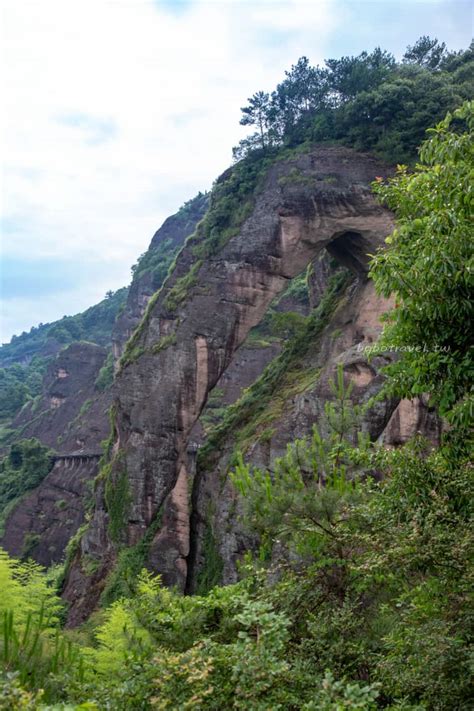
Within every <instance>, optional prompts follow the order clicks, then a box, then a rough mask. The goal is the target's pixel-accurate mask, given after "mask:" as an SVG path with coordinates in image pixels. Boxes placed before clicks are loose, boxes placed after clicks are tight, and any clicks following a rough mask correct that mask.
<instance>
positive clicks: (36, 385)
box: [0, 356, 47, 421]
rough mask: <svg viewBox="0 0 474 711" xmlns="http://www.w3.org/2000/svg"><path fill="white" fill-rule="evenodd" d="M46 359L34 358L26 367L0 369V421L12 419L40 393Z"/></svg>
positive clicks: (13, 366)
mask: <svg viewBox="0 0 474 711" xmlns="http://www.w3.org/2000/svg"><path fill="white" fill-rule="evenodd" d="M46 365H47V359H46V358H41V357H40V356H34V357H33V358H32V359H31V362H30V363H29V364H28V365H27V366H24V365H19V364H18V363H15V364H14V365H10V366H8V367H6V368H0V421H2V420H8V419H9V418H11V417H13V416H14V415H15V414H16V413H17V412H18V411H19V410H21V408H22V407H23V405H24V404H25V403H26V402H27V401H28V400H30V399H32V398H35V397H37V396H38V395H39V394H40V393H41V385H42V376H43V375H44V372H45V370H46Z"/></svg>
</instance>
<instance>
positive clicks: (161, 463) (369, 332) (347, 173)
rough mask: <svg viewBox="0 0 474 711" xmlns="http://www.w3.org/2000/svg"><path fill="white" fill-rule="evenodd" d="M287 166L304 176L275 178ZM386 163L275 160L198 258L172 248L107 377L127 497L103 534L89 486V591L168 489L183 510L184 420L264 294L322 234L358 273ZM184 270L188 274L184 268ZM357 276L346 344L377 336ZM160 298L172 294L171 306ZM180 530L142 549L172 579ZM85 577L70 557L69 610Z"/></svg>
mask: <svg viewBox="0 0 474 711" xmlns="http://www.w3.org/2000/svg"><path fill="white" fill-rule="evenodd" d="M294 170H297V171H298V173H299V174H300V175H303V176H305V180H304V181H303V180H298V181H296V182H295V183H292V182H291V181H289V182H288V181H283V180H282V178H285V177H287V176H288V175H289V174H290V171H294ZM386 173H387V169H386V168H385V167H384V166H383V165H381V164H380V163H379V162H378V161H376V160H374V159H373V158H371V157H369V156H364V155H358V154H356V153H354V152H352V151H350V150H347V149H342V148H319V149H317V150H314V151H313V152H311V153H309V154H307V155H301V156H298V157H297V158H295V159H292V160H290V161H286V162H280V163H276V164H274V165H273V166H272V167H271V168H270V169H269V171H268V174H267V177H266V181H265V184H264V186H263V189H262V190H261V192H260V193H259V194H258V195H257V196H256V199H255V207H254V209H253V212H252V214H251V215H250V217H249V218H248V219H247V220H246V221H245V222H244V223H243V225H242V227H241V229H240V231H239V233H238V234H237V235H235V236H232V237H231V238H230V239H229V241H228V242H227V244H225V246H224V247H223V248H222V249H220V251H218V252H217V253H216V254H213V255H211V256H210V257H208V258H207V259H206V260H205V261H204V262H202V263H198V262H197V259H196V257H195V256H194V254H193V247H195V246H197V245H196V244H193V243H192V241H191V243H188V245H187V247H186V249H185V250H184V251H183V252H182V253H181V254H180V256H179V258H178V261H177V266H176V269H175V271H174V273H173V275H172V276H171V278H170V279H169V280H168V281H167V283H166V285H165V287H164V288H163V290H162V292H161V293H160V296H159V298H158V299H157V300H156V303H155V304H154V305H153V308H152V309H151V310H150V311H149V312H148V314H147V319H146V320H145V322H144V323H143V327H142V328H141V331H140V332H139V333H137V335H136V337H135V338H134V341H133V344H132V345H133V349H132V348H131V349H130V358H129V360H128V363H127V364H126V365H125V367H123V369H122V371H121V372H120V373H119V374H118V377H117V381H116V393H117V395H116V399H115V405H114V409H115V425H114V429H115V432H114V436H115V444H114V448H113V452H112V462H111V464H112V472H111V475H110V476H111V481H112V482H117V481H118V480H119V479H120V478H121V477H123V475H124V473H125V474H126V476H127V479H128V483H129V487H130V502H129V506H128V507H127V511H126V514H125V515H124V520H123V522H122V529H121V534H120V540H115V541H113V540H111V537H110V533H109V528H110V527H109V524H110V520H109V514H108V512H107V507H106V505H105V501H104V491H103V488H102V489H99V491H98V496H97V500H96V508H95V512H94V516H93V519H92V522H91V526H90V528H89V530H88V531H87V533H86V534H85V536H84V537H83V539H82V542H81V555H82V556H88V557H92V558H93V559H95V560H96V561H97V563H98V568H97V571H96V573H95V575H94V584H95V588H94V589H95V590H96V591H97V594H98V593H99V592H100V588H101V581H102V584H103V581H104V580H105V577H106V575H107V573H108V571H109V570H110V569H111V567H112V566H113V563H114V560H115V557H116V551H117V545H118V544H119V545H134V544H135V543H137V541H139V540H141V538H142V537H143V536H144V534H145V532H146V531H147V529H148V527H149V526H150V525H153V523H154V522H155V523H156V521H155V519H156V517H158V516H160V515H162V514H163V506H164V504H165V502H166V500H167V497H169V496H170V495H172V492H175V496H174V504H173V505H174V506H175V508H176V509H177V512H176V515H175V516H174V519H173V520H174V521H178V520H179V521H184V520H185V518H186V517H187V516H189V513H188V511H187V510H186V505H187V504H186V505H185V504H184V499H183V496H182V494H181V493H179V492H178V491H177V488H179V489H180V492H181V490H184V485H183V483H182V482H183V480H185V479H186V480H187V479H188V477H189V472H188V469H189V461H188V443H189V436H190V433H191V430H192V428H193V426H194V424H195V422H196V420H197V418H198V417H199V414H200V412H201V410H202V408H203V406H204V404H205V402H206V399H207V396H208V393H209V391H210V390H211V389H212V388H213V387H214V386H215V385H216V384H217V382H218V381H219V379H220V378H221V376H222V374H223V373H224V371H225V370H226V368H227V367H228V365H229V363H230V362H231V360H232V356H233V354H234V352H235V351H236V349H237V348H238V347H239V346H240V345H241V344H242V343H243V341H244V339H245V337H246V335H247V334H248V332H249V330H250V329H251V328H252V327H254V326H255V325H256V324H258V323H259V322H260V320H261V319H262V317H263V315H264V314H265V312H266V310H267V308H268V305H269V304H270V302H271V301H272V299H273V298H274V297H275V296H276V295H277V294H278V293H280V292H281V291H282V290H283V289H284V288H285V286H286V285H287V284H288V282H289V280H290V279H291V278H292V277H294V276H295V275H297V274H299V273H300V272H301V271H302V270H303V269H304V268H305V267H306V266H307V265H308V263H309V262H311V261H312V260H313V259H314V258H315V256H316V255H317V254H318V253H320V252H321V251H322V250H323V249H324V248H326V247H328V246H329V245H330V244H331V243H335V244H336V245H337V249H336V248H335V249H333V250H332V251H333V254H334V255H335V256H336V257H337V258H339V260H340V261H343V262H345V263H347V264H348V265H349V266H350V267H351V268H353V269H354V270H355V271H356V272H357V273H358V274H359V275H362V274H363V271H364V268H365V264H366V261H365V255H366V253H367V251H370V252H371V253H373V252H374V251H375V250H376V249H377V248H378V247H379V246H380V245H382V244H383V240H384V238H385V236H386V235H387V234H388V233H389V232H390V231H391V229H392V227H393V222H392V217H391V215H390V213H389V212H388V211H386V210H385V209H383V208H382V207H381V206H380V205H379V204H378V203H377V202H376V201H375V199H374V197H373V195H372V194H371V191H370V189H369V187H368V186H369V183H370V182H371V181H372V180H373V179H374V178H375V177H376V176H383V175H386ZM341 254H343V256H344V259H343V258H342V257H341ZM189 274H192V275H193V278H192V279H189V278H188V279H186V277H189ZM183 278H185V279H184V281H183ZM184 284H186V290H185V295H184V296H185V298H182V299H180V302H179V303H178V304H176V303H175V302H174V301H173V299H171V298H170V297H172V296H173V294H176V292H177V289H178V287H179V291H180V294H181V295H182V291H183V285H184ZM361 288H362V287H361ZM365 288H366V287H363V288H362V291H361V293H360V295H359V296H358V298H357V302H356V300H355V299H353V302H354V303H362V302H361V301H360V300H363V299H364V298H367V299H368V301H367V309H366V311H364V315H359V316H358V318H356V317H355V316H354V318H353V319H352V323H351V325H350V328H349V329H347V331H345V336H344V337H345V338H346V339H347V340H348V341H351V345H352V344H353V343H357V342H358V341H357V339H358V338H359V340H361V339H367V341H368V342H370V339H372V338H374V337H375V336H376V327H375V325H374V314H373V313H372V312H371V309H370V304H371V303H372V301H371V300H370V299H369V298H368V296H367V294H366V291H365ZM170 302H171V303H175V305H174V306H172V307H171V306H170ZM361 333H362V335H361ZM349 334H352V335H351V336H350V335H349ZM345 350H347V348H346V349H345ZM339 352H340V353H341V352H343V350H342V351H339ZM321 357H322V358H324V359H325V360H326V362H328V359H329V358H330V357H333V353H332V352H331V351H330V350H328V351H327V352H326V353H325V354H323V355H321ZM365 367H366V366H365V365H364V366H362V365H361V366H359V371H358V372H359V375H358V376H357V377H359V381H360V378H362V379H363V381H364V384H363V385H362V383H361V382H359V385H360V386H361V387H367V386H369V387H370V385H371V383H370V382H367V378H368V375H367V372H365V373H364V372H363V370H364V368H365ZM361 372H362V375H360V373H361ZM186 487H187V488H188V489H189V484H188V483H187V484H186ZM185 530H188V531H189V525H188V526H187V527H186V526H185V525H184V526H181V525H180V528H179V531H178V530H176V531H175V533H174V534H173V533H172V532H171V531H169V533H170V535H166V532H164V529H163V527H162V528H161V529H160V530H158V532H157V534H156V535H155V537H154V540H153V541H152V544H151V546H150V552H149V563H150V561H152V567H153V569H154V570H156V571H157V572H162V571H164V572H166V575H167V576H168V581H169V583H170V584H175V585H177V586H178V587H179V588H181V589H184V587H185V584H186V578H187V562H186V551H187V549H188V546H187V545H186V544H185V543H184V539H185ZM188 535H189V534H188ZM164 541H166V545H165V544H164ZM173 541H174V544H173ZM173 546H174V547H173ZM170 561H171V563H172V565H171V566H170ZM173 567H174V571H173ZM88 585H89V583H88V579H87V575H86V574H85V573H84V572H81V561H80V557H79V558H78V559H77V560H76V564H75V566H74V567H73V570H72V572H71V576H70V579H69V584H68V585H67V587H66V591H65V594H66V597H67V598H68V599H69V600H70V601H71V602H72V603H73V605H74V609H73V616H75V619H76V621H77V620H79V619H81V618H82V617H83V616H84V615H85V614H87V611H88V610H90V608H91V606H93V605H94V604H95V600H94V599H92V596H91V595H90V594H89V595H88V596H87V597H86V595H85V592H86V589H87V588H88Z"/></svg>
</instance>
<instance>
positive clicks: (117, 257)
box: [0, 0, 472, 342]
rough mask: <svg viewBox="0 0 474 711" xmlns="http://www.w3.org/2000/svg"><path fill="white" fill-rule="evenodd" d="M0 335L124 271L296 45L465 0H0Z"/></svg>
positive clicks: (62, 309) (354, 34)
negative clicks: (249, 100)
mask: <svg viewBox="0 0 474 711" xmlns="http://www.w3.org/2000/svg"><path fill="white" fill-rule="evenodd" d="M0 23H1V24H0V32H1V34H0V46H1V50H0V58H1V63H2V66H3V68H4V71H3V75H2V79H1V83H0V97H1V100H0V101H1V103H0V107H1V109H0V110H1V114H0V120H1V123H0V128H1V130H0V141H1V143H0V156H1V171H0V181H1V184H0V241H1V272H0V287H1V297H2V309H1V327H2V328H1V334H0V342H7V341H8V340H9V339H10V338H11V336H12V334H14V333H16V334H19V333H21V332H22V331H24V330H26V331H28V330H29V329H30V327H31V326H34V325H37V324H38V323H40V322H43V323H46V322H49V321H53V320H55V319H57V318H61V317H62V316H63V315H66V314H67V315H72V314H75V313H77V312H79V311H82V310H83V309H85V308H87V307H88V306H91V305H92V304H94V303H97V302H98V301H100V300H101V299H102V298H103V297H104V295H105V293H106V291H108V290H110V289H111V290H115V289H118V288H120V287H121V286H124V285H126V284H128V283H129V282H130V278H131V274H130V267H131V266H132V264H134V263H135V262H136V260H137V258H138V257H139V256H140V254H141V253H143V252H144V251H145V250H146V248H147V247H148V244H149V242H150V239H151V237H152V236H153V234H154V232H155V231H156V229H157V228H158V227H159V226H160V225H161V223H162V222H163V221H164V219H165V218H166V217H167V216H168V215H170V214H173V213H174V212H176V210H177V209H178V208H179V207H180V205H181V204H182V203H183V202H184V201H185V200H188V199H190V198H191V197H193V196H194V195H195V194H196V193H197V192H198V191H199V190H203V191H204V190H207V189H209V188H210V187H211V185H212V182H213V180H214V179H215V178H216V177H217V176H218V175H219V174H220V173H221V172H222V171H223V170H225V168H226V167H227V166H228V165H229V164H230V163H231V157H232V146H234V145H236V144H237V143H238V141H239V140H240V139H241V138H242V137H243V136H244V135H245V134H246V133H247V131H246V130H245V129H244V128H243V127H241V126H239V118H240V107H242V106H244V105H245V103H246V99H247V97H249V96H251V95H252V94H253V93H254V92H255V91H258V90H260V89H263V90H266V91H271V90H272V89H273V88H274V87H275V85H276V84H277V83H278V82H279V81H281V79H282V78H283V75H284V71H285V69H289V68H290V66H291V65H292V64H294V63H296V61H297V60H298V58H299V57H301V56H302V55H306V56H307V57H309V59H310V60H311V62H312V63H313V64H318V63H323V61H324V59H325V58H326V59H327V58H330V57H336V58H337V57H340V56H342V55H352V54H358V53H360V52H361V51H363V50H369V51H370V50H372V49H373V48H374V47H376V46H381V47H382V48H383V49H387V50H389V51H391V52H392V53H393V54H394V55H395V56H396V57H397V58H400V57H401V56H402V55H403V52H404V50H405V48H406V46H407V45H409V44H410V45H412V44H414V43H415V42H416V40H417V39H418V37H420V36H421V35H423V34H428V35H430V36H431V37H438V38H439V39H440V40H443V41H445V42H446V43H447V45H448V47H449V49H452V50H457V49H463V48H466V47H467V46H468V45H469V43H470V41H471V35H472V4H471V2H470V0H469V1H467V0H466V1H465V0H418V1H417V0H306V1H305V0H207V1H204V0H3V5H2V11H1V16H0Z"/></svg>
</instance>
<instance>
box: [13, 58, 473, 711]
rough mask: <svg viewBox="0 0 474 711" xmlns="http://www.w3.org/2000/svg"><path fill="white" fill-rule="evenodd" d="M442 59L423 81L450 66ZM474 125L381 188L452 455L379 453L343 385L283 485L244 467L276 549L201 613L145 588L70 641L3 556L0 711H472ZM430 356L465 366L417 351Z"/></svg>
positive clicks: (465, 125) (412, 340)
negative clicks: (469, 326) (471, 217)
mask: <svg viewBox="0 0 474 711" xmlns="http://www.w3.org/2000/svg"><path fill="white" fill-rule="evenodd" d="M432 49H433V48H432ZM413 51H415V54H416V48H415V50H414V49H413V48H411V49H410V52H412V53H413ZM420 51H421V50H420ZM430 51H431V50H430V49H429V48H428V50H427V51H426V52H424V53H422V54H421V55H419V56H421V58H422V62H423V64H426V63H428V64H430V63H433V62H435V55H434V54H433V59H430V56H431V55H430ZM442 54H443V52H441V55H442ZM408 59H409V58H408ZM410 61H411V60H410ZM439 61H441V59H440V60H439ZM436 66H437V65H436ZM472 110H473V107H472V104H466V105H465V106H464V107H463V108H462V109H461V110H460V111H459V112H457V113H456V114H455V115H454V117H448V118H447V119H446V120H445V121H444V122H443V123H442V124H440V125H439V126H438V127H437V128H436V129H435V131H434V132H433V134H432V138H431V140H430V142H429V143H428V144H427V145H426V146H425V147H424V148H423V151H422V154H421V163H420V166H419V167H417V169H416V171H415V173H414V174H413V175H409V174H408V173H407V172H406V171H404V170H402V171H401V173H400V174H399V176H398V177H396V178H395V179H394V181H392V182H391V183H389V184H388V185H387V186H381V187H380V188H379V192H380V193H381V196H382V197H383V199H385V200H387V201H388V202H389V203H390V205H391V207H392V208H393V209H394V210H395V211H396V212H397V213H398V214H399V216H400V224H399V227H398V229H397V232H396V233H395V234H394V235H392V237H391V240H390V241H389V245H390V247H389V250H388V252H387V254H386V255H379V256H377V258H376V259H375V261H374V264H373V268H372V276H373V278H374V280H375V284H376V287H377V288H378V289H379V290H380V291H381V292H382V293H389V292H392V291H394V292H395V295H396V297H397V301H398V304H397V307H396V309H395V312H394V315H393V316H392V318H391V321H390V323H389V325H388V327H387V331H386V332H385V335H384V339H388V338H390V339H393V342H396V345H397V347H398V348H400V350H401V358H400V360H399V362H398V363H397V365H396V371H394V376H393V382H394V383H395V385H394V387H396V389H397V392H398V393H399V394H403V395H410V394H417V393H418V392H420V390H419V388H420V387H421V389H422V390H423V392H427V393H428V394H429V395H430V396H431V397H432V398H433V401H434V402H436V403H437V404H438V405H439V407H440V409H441V411H442V412H444V413H445V414H446V415H447V416H449V417H450V420H451V422H450V428H449V431H448V432H447V434H446V436H445V438H444V440H443V442H442V445H441V446H440V447H439V448H438V449H435V448H433V447H432V446H429V445H428V444H427V443H426V442H424V441H422V440H421V439H416V440H414V441H413V442H410V443H408V444H407V445H406V446H404V447H402V448H399V449H396V450H386V449H384V448H383V447H380V446H378V445H376V444H373V443H370V442H369V441H367V439H365V438H364V437H363V436H362V435H361V434H360V427H359V424H358V416H359V412H358V411H357V408H355V407H353V406H352V405H351V402H350V388H348V387H347V384H346V383H345V380H344V376H343V371H342V370H339V371H338V373H337V374H336V379H335V383H334V391H333V399H332V400H331V401H329V402H328V403H327V405H326V408H325V416H324V417H323V418H322V420H321V421H320V422H319V423H318V427H316V428H315V429H314V431H313V433H312V435H311V436H310V437H308V438H306V439H302V440H299V441H297V442H295V443H293V444H291V445H290V446H289V447H288V451H287V453H286V455H285V456H284V457H282V458H281V459H280V460H278V461H276V462H273V463H272V470H271V471H266V470H262V469H259V468H252V467H249V466H248V465H247V464H246V463H245V461H244V459H243V457H239V458H238V459H237V461H236V467H235V471H234V473H233V475H232V476H233V480H234V482H235V485H236V487H237V488H238V489H240V492H241V495H242V496H243V497H244V498H245V501H246V519H245V520H246V522H247V525H248V527H249V528H251V529H253V530H254V531H256V532H257V534H259V536H260V540H261V547H260V551H259V552H258V554H257V555H255V556H254V557H253V559H252V557H251V556H250V555H248V556H247V558H246V560H244V561H243V563H242V568H241V574H242V579H241V581H240V582H239V583H237V584H235V585H232V586H228V587H215V588H214V589H213V590H211V591H210V592H209V593H208V594H207V595H202V596H194V597H190V596H188V597H183V596H180V595H178V594H176V593H174V592H173V591H170V590H167V589H164V588H163V587H162V586H161V585H160V581H159V579H157V578H153V577H152V576H151V575H150V574H148V573H146V572H142V573H141V574H140V575H138V577H135V578H134V579H132V580H129V581H127V583H128V584H129V590H128V591H127V595H128V596H127V597H123V598H122V599H119V600H116V601H115V602H113V604H111V605H109V606H108V607H107V608H106V609H102V610H101V611H100V612H99V613H97V616H96V617H95V618H94V619H91V620H90V621H89V622H88V623H87V624H86V625H85V626H84V628H83V629H82V630H79V631H76V632H74V633H71V632H66V631H61V630H60V629H59V618H60V614H61V613H60V605H59V602H58V599H57V597H56V595H55V592H54V589H53V588H52V587H48V578H46V577H44V576H43V575H41V573H40V572H39V571H38V569H37V568H36V566H34V565H31V564H22V563H18V562H16V561H12V560H10V559H9V558H8V557H7V556H6V555H4V554H2V555H0V580H1V582H2V587H3V589H4V590H5V591H6V593H5V595H4V596H3V597H2V599H1V600H0V614H1V615H2V635H1V640H0V660H1V663H2V667H3V669H4V671H5V672H6V673H7V676H6V677H5V683H4V686H3V691H2V696H1V697H0V708H5V709H20V708H26V709H28V708H30V709H37V708H41V707H42V706H41V705H42V704H44V706H43V708H48V707H47V706H46V704H48V703H54V704H55V706H54V707H53V708H56V709H60V708H73V709H81V708H82V709H89V710H90V711H91V710H93V709H153V708H155V709H173V710H174V709H183V710H184V709H196V710H199V709H209V710H211V711H212V710H213V709H215V711H221V710H222V709H243V710H245V709H247V710H248V711H270V710H271V711H275V710H279V709H281V710H286V709H288V710H289V711H292V710H295V711H296V710H301V709H302V710H304V711H316V710H322V711H341V710H344V709H361V710H362V709H363V710H364V711H371V710H372V711H375V709H377V708H381V709H382V708H383V709H391V710H392V711H395V709H397V710H398V711H422V710H425V711H462V710H463V709H466V708H470V706H471V703H472V696H471V689H470V686H469V682H470V677H469V663H470V661H472V636H473V635H472V632H473V629H472V627H473V624H472V622H473V620H472V610H471V607H470V605H469V602H470V600H469V593H470V590H471V589H472V583H473V580H472V577H473V566H472V558H471V557H470V554H471V551H472V545H473V528H472V505H473V501H474V481H473V477H472V464H471V462H470V458H469V455H470V454H471V452H470V451H469V445H468V441H467V439H466V430H467V427H468V426H469V425H472V413H471V412H470V408H469V407H467V406H464V404H463V403H464V398H465V395H466V392H465V390H466V386H467V384H468V382H467V381H466V380H464V379H463V378H464V374H463V373H464V370H463V373H461V372H460V367H462V369H464V368H471V367H472V359H471V355H470V351H469V350H468V343H467V334H466V333H465V329H464V331H463V329H462V324H463V323H464V321H463V319H464V317H465V314H466V311H465V309H466V299H467V292H466V290H467V286H468V277H469V275H470V271H469V269H470V263H469V259H471V258H472V256H471V255H470V253H469V252H468V243H467V242H466V240H467V235H468V234H469V233H468V231H467V230H468V226H467V223H466V214H467V212H466V210H467V201H468V200H469V199H470V195H471V192H470V188H469V186H468V184H467V181H466V177H465V176H466V171H468V170H470V171H471V172H472V143H471V140H472V135H471V131H472ZM438 185H439V186H440V190H444V191H447V192H439V191H438V189H437V186H438ZM415 205H418V210H415V208H414V206H415ZM414 245H415V246H416V248H413V247H414ZM407 276H409V277H410V282H408V287H407V285H406V283H405V282H406V278H405V277H407ZM341 279H342V277H341ZM434 281H436V284H434V283H433V282H434ZM429 284H431V286H432V289H428V288H426V286H427V285H429ZM413 286H416V291H415V290H414V289H413ZM444 290H445V291H444ZM319 326H320V324H319V325H318V322H315V326H314V327H315V329H316V330H317V329H318V328H319ZM459 330H461V331H462V332H461V333H459ZM297 338H298V335H297V336H296V337H295V339H296V340H297ZM435 339H436V340H435ZM425 342H427V343H428V344H429V345H430V346H431V347H434V346H435V345H436V343H437V342H441V343H443V344H445V342H446V343H447V344H448V345H449V346H450V349H449V350H447V351H442V353H441V355H442V356H443V357H441V356H439V353H438V351H434V352H435V356H436V357H431V351H429V350H427V351H424V350H422V351H412V350H410V349H409V347H411V346H412V345H413V344H416V345H418V344H421V343H425ZM390 343H392V341H390ZM384 344H385V346H387V345H389V342H388V341H387V340H385V341H384ZM404 346H406V347H407V348H408V350H406V349H405V350H403V347H404ZM413 353H415V355H413ZM420 353H421V354H422V357H421V356H419V354H420ZM290 354H291V353H290ZM444 356H446V357H444ZM287 357H288V356H287ZM387 382H388V386H387V391H388V392H390V390H391V388H392V380H391V379H389V380H388V381H387ZM264 384H265V382H264ZM270 384H271V383H270ZM413 388H414V389H413ZM13 459H14V460H15V454H14V455H13ZM13 465H15V462H13Z"/></svg>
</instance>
